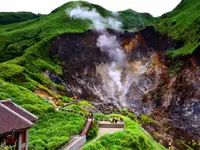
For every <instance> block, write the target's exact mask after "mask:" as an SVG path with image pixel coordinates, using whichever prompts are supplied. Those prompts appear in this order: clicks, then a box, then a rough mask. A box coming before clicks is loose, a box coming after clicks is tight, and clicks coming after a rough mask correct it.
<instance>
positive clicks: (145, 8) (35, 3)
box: [0, 0, 181, 16]
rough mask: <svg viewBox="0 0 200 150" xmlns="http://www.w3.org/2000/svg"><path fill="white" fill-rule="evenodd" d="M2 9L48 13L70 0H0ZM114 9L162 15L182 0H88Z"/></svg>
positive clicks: (0, 9)
mask: <svg viewBox="0 0 200 150" xmlns="http://www.w3.org/2000/svg"><path fill="white" fill-rule="evenodd" d="M0 1H1V4H0V11H1V12H3V11H12V12H13V11H14V12H16V11H31V12H34V13H41V14H48V13H50V12H51V11H52V10H54V9H55V8H57V7H59V6H61V5H62V4H64V3H66V2H68V0H0ZM87 1H88V2H91V3H95V4H99V5H101V6H103V7H104V8H106V9H108V10H112V11H119V10H125V9H128V8H131V9H133V10H135V11H137V12H148V13H150V14H152V15H153V16H160V15H162V14H163V13H165V12H168V11H171V10H172V9H174V8H175V7H176V6H177V5H178V4H179V3H180V1H181V0H87Z"/></svg>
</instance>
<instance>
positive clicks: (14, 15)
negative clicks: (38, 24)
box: [0, 12, 39, 25]
mask: <svg viewBox="0 0 200 150" xmlns="http://www.w3.org/2000/svg"><path fill="white" fill-rule="evenodd" d="M38 17H39V15H36V14H33V13H31V12H0V25H5V24H11V23H17V22H23V21H27V20H31V19H34V18H38Z"/></svg>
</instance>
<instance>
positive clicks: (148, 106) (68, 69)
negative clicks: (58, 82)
mask: <svg viewBox="0 0 200 150" xmlns="http://www.w3.org/2000/svg"><path fill="white" fill-rule="evenodd" d="M102 34H103V36H104V39H107V41H106V40H104V41H103V42H104V43H103V44H102V43H98V42H99V40H100V39H101V38H102V37H101V38H100V36H101V35H102ZM111 40H113V42H110V41H111ZM100 42H102V41H100ZM109 42H110V43H112V44H110V43H109ZM99 45H101V46H99ZM102 45H103V46H102ZM182 45H183V43H182V42H180V41H174V40H172V39H171V38H169V37H167V36H165V35H161V34H160V33H158V32H156V31H155V30H154V29H153V28H152V27H147V28H145V29H143V30H141V31H138V32H135V33H128V32H123V33H122V32H115V31H113V30H109V31H107V32H106V33H98V32H95V31H87V32H85V33H73V34H72V33H71V34H63V35H60V36H58V37H57V38H55V39H53V40H52V45H51V49H50V55H51V57H52V59H55V58H58V59H59V60H60V61H61V62H62V69H63V76H62V77H61V78H62V80H63V81H64V82H65V84H66V90H67V93H66V94H67V95H68V96H75V95H77V96H79V97H80V98H83V99H87V100H90V101H91V102H92V103H93V104H94V105H95V106H96V108H98V109H99V110H100V111H101V112H104V113H111V112H117V111H118V110H120V109H122V108H126V109H128V110H130V111H132V112H134V113H135V114H136V115H138V116H139V115H141V114H146V115H150V116H151V117H152V118H154V119H155V120H156V121H158V122H159V123H160V127H159V126H155V125H154V126H145V127H146V129H147V130H148V131H149V132H150V133H152V135H153V134H154V133H155V132H157V133H159V134H163V135H165V137H166V138H165V137H163V138H160V140H158V141H159V142H160V143H162V144H163V145H165V146H166V147H169V145H168V144H169V142H170V141H172V140H175V139H181V138H183V139H187V140H188V139H190V140H192V139H194V140H196V139H197V138H198V137H199V136H200V123H199V122H200V92H199V91H200V68H199V66H198V65H199V61H198V58H199V56H200V54H198V53H199V51H196V52H195V55H193V56H186V57H184V58H180V59H179V61H180V62H181V63H180V66H179V67H180V70H179V71H178V72H176V73H173V74H170V71H173V70H172V69H173V65H174V64H173V61H172V60H170V59H169V58H167V56H166V55H165V52H166V50H167V49H177V48H179V47H181V46H182ZM118 53H120V55H117V54H118ZM111 54H112V55H111ZM113 55H114V56H115V57H112V56H113ZM121 55H124V56H125V57H123V58H122V59H121ZM118 57H119V58H118ZM119 59H120V60H119ZM161 126H162V127H161ZM165 127H166V128H167V127H170V128H171V131H170V132H168V131H167V130H165ZM181 133H183V134H181ZM177 135H180V136H177ZM174 143H175V144H174V145H175V147H176V148H177V149H182V148H183V147H179V145H177V144H176V142H174Z"/></svg>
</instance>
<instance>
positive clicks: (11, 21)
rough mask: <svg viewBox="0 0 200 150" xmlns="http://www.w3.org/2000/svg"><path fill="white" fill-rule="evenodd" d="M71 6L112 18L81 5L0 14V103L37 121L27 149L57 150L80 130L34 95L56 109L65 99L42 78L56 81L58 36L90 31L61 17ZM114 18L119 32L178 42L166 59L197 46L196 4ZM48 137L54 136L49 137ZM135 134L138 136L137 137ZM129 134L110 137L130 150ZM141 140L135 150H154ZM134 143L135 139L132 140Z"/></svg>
mask: <svg viewBox="0 0 200 150" xmlns="http://www.w3.org/2000/svg"><path fill="white" fill-rule="evenodd" d="M77 4H78V5H79V6H80V7H87V8H89V9H92V8H95V9H96V10H97V11H98V12H99V13H100V14H101V16H103V17H115V16H114V15H113V13H112V12H111V11H108V10H106V9H104V8H102V7H101V6H98V5H94V4H90V3H88V2H83V1H81V2H69V3H66V4H64V5H63V6H61V7H59V8H57V9H55V10H53V11H52V13H50V14H48V15H41V16H38V15H34V14H32V13H0V55H1V57H0V99H7V98H11V99H12V100H13V101H14V102H15V103H17V104H19V105H21V106H22V107H24V108H26V109H27V110H29V111H31V112H33V113H34V114H36V115H37V116H39V121H38V122H37V123H36V125H35V126H34V127H33V128H32V129H31V131H30V136H31V139H30V147H31V149H33V150H34V148H35V150H43V149H57V148H58V147H60V146H61V145H63V144H64V143H66V142H68V141H69V140H70V137H71V136H72V135H74V134H77V133H78V132H79V131H80V130H81V128H82V127H83V125H84V118H83V117H82V116H80V115H72V114H69V113H63V112H60V111H55V109H54V107H53V106H52V105H51V104H50V103H49V102H47V100H46V99H44V98H42V97H40V96H38V94H36V93H35V90H36V89H40V90H43V91H45V92H46V93H48V94H49V96H51V97H53V98H55V99H56V100H57V102H58V104H59V105H62V104H63V102H64V101H65V99H66V96H65V87H64V86H62V85H58V84H56V83H54V82H53V81H51V80H50V79H49V78H46V77H45V76H44V74H43V73H44V72H45V71H50V72H52V73H54V74H56V75H62V69H61V66H60V62H59V61H57V60H56V58H55V59H54V60H52V58H50V56H49V46H50V43H51V40H52V39H53V38H55V37H57V36H58V35H60V34H63V33H77V32H84V31H87V30H88V29H90V28H91V26H90V25H91V21H88V20H81V19H72V18H70V17H69V16H68V15H67V14H66V12H65V10H66V9H71V8H74V7H76V6H77ZM118 13H119V15H117V16H116V18H117V19H119V20H120V21H121V22H122V23H123V28H124V29H125V30H138V29H142V28H144V27H145V26H147V25H152V24H154V26H155V28H156V29H157V30H158V31H160V32H161V33H163V34H168V35H169V36H171V37H173V38H174V39H177V40H182V41H184V43H185V45H184V47H183V48H181V49H178V50H169V51H168V52H169V54H171V55H172V56H179V55H187V54H191V53H192V52H193V51H194V50H195V49H196V48H197V47H198V46H199V45H200V37H199V33H200V28H199V24H200V0H184V1H182V2H181V4H180V5H179V6H177V7H176V8H175V10H173V11H172V12H169V13H167V14H164V15H163V16H161V17H160V18H153V17H152V16H151V15H149V14H147V13H137V12H135V11H132V10H130V9H128V10H125V11H120V12H118ZM17 22H18V23H17ZM157 22H159V23H157ZM52 89H53V90H52ZM55 91H56V92H55ZM74 118H76V120H79V122H77V121H76V120H74ZM65 120H68V121H67V122H66V121H65ZM54 126H56V128H54ZM43 128H45V129H43ZM138 130H141V129H138ZM65 131H66V132H67V131H72V132H70V133H69V134H62V135H61V133H59V132H62V133H64V132H65ZM54 133H57V134H55V135H54V136H53V134H54ZM140 133H141V131H140V132H138V133H137V134H140ZM133 134H134V133H132V132H131V131H126V132H124V133H117V134H116V135H112V137H113V136H114V137H120V138H121V137H123V138H124V137H127V139H128V140H131V141H132V144H133V145H134V144H135V143H136V142H135V141H133V139H132V138H131V137H130V136H132V135H133ZM135 136H137V135H135ZM146 136H147V135H146V134H144V133H143V132H142V137H144V138H145V139H143V138H142V139H139V140H142V141H140V143H142V142H143V141H144V140H145V143H146V145H141V148H145V149H148V147H147V145H150V146H149V149H151V146H155V147H156V146H158V147H160V145H157V143H155V142H154V141H153V140H152V139H149V137H146ZM139 137H140V135H138V137H136V139H137V138H139ZM106 138H107V137H106V136H105V137H102V138H101V139H100V143H101V145H100V146H101V148H105V147H106V146H107V143H104V144H102V141H103V142H104V141H105V139H106ZM152 141H153V142H152ZM111 142H116V141H111ZM123 142H124V143H123ZM127 142H129V141H127ZM152 143H153V144H152ZM97 144H98V143H97ZM120 144H121V145H120V147H122V146H123V144H126V141H122V143H120ZM94 146H96V145H94ZM90 147H91V146H88V147H87V148H86V149H89V148H90ZM111 148H113V147H111ZM115 148H118V147H115ZM128 148H129V147H128ZM141 148H140V149H141Z"/></svg>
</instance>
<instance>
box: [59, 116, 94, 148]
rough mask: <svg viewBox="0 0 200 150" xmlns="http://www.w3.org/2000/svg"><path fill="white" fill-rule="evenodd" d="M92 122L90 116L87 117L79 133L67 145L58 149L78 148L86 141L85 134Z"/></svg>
mask: <svg viewBox="0 0 200 150" xmlns="http://www.w3.org/2000/svg"><path fill="white" fill-rule="evenodd" d="M92 123H93V119H92V118H88V120H87V123H86V124H85V126H84V128H83V130H82V132H81V134H80V135H77V136H75V137H74V138H73V139H72V140H71V141H70V142H68V143H67V145H65V146H63V147H62V148H61V149H60V150H78V149H79V148H80V147H82V146H83V145H84V144H85V143H86V134H87V133H88V131H89V129H90V127H91V125H92Z"/></svg>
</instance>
